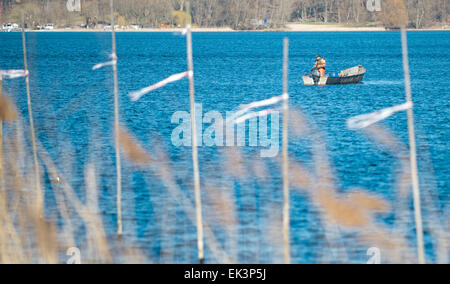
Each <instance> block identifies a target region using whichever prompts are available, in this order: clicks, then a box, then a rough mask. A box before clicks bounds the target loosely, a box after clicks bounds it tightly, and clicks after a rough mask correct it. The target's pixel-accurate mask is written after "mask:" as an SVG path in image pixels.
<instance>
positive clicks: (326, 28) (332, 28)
mask: <svg viewBox="0 0 450 284" xmlns="http://www.w3.org/2000/svg"><path fill="white" fill-rule="evenodd" d="M183 30H184V29H183V28H151V29H121V28H120V29H116V32H118V33H131V32H134V33H181V32H183ZM449 30H450V28H449V27H446V26H444V27H440V28H439V27H436V28H424V29H408V31H449ZM384 31H391V30H389V29H386V28H385V27H380V26H376V27H352V26H345V25H332V24H331V25H314V24H295V23H291V24H287V25H286V27H284V28H279V29H261V30H233V29H232V28H230V27H218V28H196V27H194V28H193V29H192V32H194V33H209V32H215V33H242V32H384ZM28 32H44V33H52V32H98V33H99V32H111V29H82V28H76V29H71V28H69V29H65V28H58V29H54V30H50V31H47V30H29V31H28Z"/></svg>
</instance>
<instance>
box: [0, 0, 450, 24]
mask: <svg viewBox="0 0 450 284" xmlns="http://www.w3.org/2000/svg"><path fill="white" fill-rule="evenodd" d="M191 3H192V4H191V5H192V13H193V22H194V24H195V25H197V26H200V27H231V28H233V29H246V30H249V29H250V30H251V29H264V28H273V27H282V26H283V25H285V24H286V23H289V22H296V23H298V22H301V23H328V24H333V23H336V24H345V25H353V26H373V25H384V26H386V27H394V28H395V27H400V26H402V25H406V26H408V27H410V28H427V27H438V26H439V27H442V26H446V25H447V22H448V14H449V7H448V6H449V5H448V0H381V3H382V11H381V12H369V11H368V9H367V8H366V6H367V0H245V1H244V0H192V1H191ZM66 4H67V0H0V22H2V23H5V22H20V21H19V18H20V17H19V15H20V11H21V10H24V12H25V15H26V17H27V20H26V22H27V23H29V25H32V26H33V27H36V26H39V25H44V24H47V23H53V24H55V25H57V26H59V27H65V26H75V25H77V26H78V25H87V26H89V27H91V28H95V27H97V26H98V25H101V24H104V25H107V24H109V22H110V20H109V6H108V5H109V0H81V4H82V11H81V12H78V13H70V12H69V11H68V10H67V8H66ZM185 6H186V0H127V1H116V10H117V23H118V25H120V26H129V25H139V26H143V27H149V28H150V27H152V28H159V27H176V26H179V25H183V24H184V21H185V14H184V10H185V8H186V7H185Z"/></svg>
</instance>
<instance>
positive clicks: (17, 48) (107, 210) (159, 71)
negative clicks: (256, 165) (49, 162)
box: [0, 32, 450, 263]
mask: <svg viewBox="0 0 450 284" xmlns="http://www.w3.org/2000/svg"><path fill="white" fill-rule="evenodd" d="M286 36H287V37H289V38H290V46H291V49H290V69H289V70H290V71H289V73H290V74H289V75H290V82H289V84H290V96H291V100H290V103H291V107H293V108H298V109H301V110H302V111H303V112H304V113H305V114H306V116H307V118H308V120H309V121H311V122H314V124H315V125H316V126H317V127H318V129H319V130H320V133H321V134H322V136H323V137H324V142H325V143H326V147H327V150H328V153H327V154H328V156H329V158H330V161H331V163H332V166H333V174H334V175H335V177H336V181H337V187H338V188H339V189H338V190H339V192H342V193H345V192H347V191H349V190H350V189H351V188H355V187H360V188H366V189H368V190H369V191H370V192H372V193H375V194H377V195H379V196H381V197H383V198H386V199H387V200H390V201H392V205H393V206H394V207H395V201H394V200H395V198H394V196H395V189H394V183H395V177H396V176H395V171H396V169H397V168H398V164H396V162H395V160H394V158H393V157H392V155H389V154H386V152H385V150H384V149H382V148H380V147H379V146H378V145H376V144H375V143H373V142H371V141H370V140H369V139H367V137H366V136H364V135H363V134H362V133H361V132H355V131H351V130H348V129H347V128H346V125H345V123H346V120H347V119H348V118H349V117H352V116H355V115H358V114H362V113H367V112H373V111H375V110H379V109H382V108H385V107H389V106H393V105H397V104H401V103H403V102H404V100H405V94H404V85H403V72H402V70H403V69H402V57H401V42H400V33H398V32H380V33H376V32H370V33H357V32H351V33H289V34H285V33H198V34H194V62H195V87H196V101H197V102H199V103H202V107H203V112H204V113H206V112H208V111H214V110H215V111H219V112H220V113H221V114H222V115H223V116H225V114H226V112H227V111H232V110H234V109H236V108H237V107H238V106H239V105H240V104H244V103H250V102H252V101H255V100H262V99H266V98H269V97H272V96H277V95H279V94H281V93H282V84H281V81H282V39H283V38H284V37H286ZM408 36H409V47H410V63H411V77H412V91H413V98H414V103H415V120H416V130H417V144H418V155H419V170H420V173H421V188H422V190H423V191H424V192H428V193H431V195H432V196H433V200H432V204H433V206H429V204H428V206H426V207H425V208H424V220H425V229H426V233H427V234H426V247H427V256H428V261H430V262H433V261H436V253H435V248H436V239H434V238H433V237H432V236H429V235H428V232H429V231H430V227H433V226H437V224H440V225H441V226H443V227H444V228H445V231H446V234H447V237H448V213H449V211H448V208H449V202H450V201H449V198H448V193H449V186H450V179H449V174H450V173H449V170H450V169H449V166H448V160H449V158H450V154H449V152H448V149H450V145H449V141H450V129H449V127H448V126H449V122H450V121H449V120H450V114H449V109H450V108H449V101H450V92H449V82H450V70H449V68H448V66H449V65H450V34H449V32H409V33H408ZM27 37H28V53H29V69H30V72H31V75H30V82H31V94H32V103H33V108H34V114H35V115H34V116H35V123H36V131H37V136H38V139H39V141H40V143H42V145H43V146H44V147H45V148H46V150H47V151H48V152H49V153H50V155H51V157H52V159H53V161H54V162H55V164H56V165H57V166H58V168H59V170H60V171H61V172H63V173H64V174H65V178H67V179H69V180H70V183H71V185H72V186H73V187H74V189H75V190H76V192H77V194H78V195H79V197H80V198H81V200H84V199H85V196H86V194H85V187H84V170H85V167H86V163H87V162H88V161H92V162H93V163H94V164H95V166H96V169H97V175H98V179H99V184H100V188H99V206H100V211H101V214H102V218H103V223H104V225H105V228H106V231H107V234H108V236H109V237H111V238H112V236H114V232H115V229H116V203H115V189H116V184H115V183H116V181H115V168H114V165H115V162H114V143H113V141H114V140H113V136H112V133H113V132H112V128H111V125H112V123H113V105H112V104H113V99H112V90H111V86H112V82H111V80H112V79H111V78H112V76H111V75H112V72H111V68H110V67H106V68H103V69H101V70H99V71H95V72H94V71H91V69H92V66H93V65H95V64H97V63H99V62H105V61H108V60H109V58H108V55H109V54H110V53H111V47H110V46H111V43H110V40H111V38H110V35H109V34H107V33H30V34H28V35H27ZM117 46H118V52H117V53H118V58H119V61H118V62H119V63H118V69H119V87H120V112H121V123H122V125H125V126H126V127H128V128H129V129H130V131H131V132H132V133H133V134H134V135H135V136H136V137H138V139H139V140H140V141H141V143H142V144H143V145H145V147H146V149H147V150H149V151H152V149H154V148H155V143H158V145H161V146H163V147H164V148H165V149H166V150H167V152H168V156H169V158H170V162H168V164H170V165H171V166H172V167H173V172H172V174H173V176H174V178H175V180H176V182H177V184H178V185H179V186H180V188H181V190H182V191H184V192H185V193H186V194H188V195H191V193H192V190H191V188H192V178H191V176H192V173H191V168H192V167H191V162H190V161H191V152H190V148H189V147H181V148H180V147H175V146H173V145H172V143H171V133H172V131H173V130H174V129H175V127H176V126H177V125H176V124H172V123H171V117H172V115H173V114H174V113H175V112H177V111H189V95H188V91H187V90H188V82H187V80H184V81H180V82H177V83H174V84H171V85H168V86H167V87H165V88H162V89H160V90H157V91H155V92H153V93H151V94H149V95H147V96H145V97H143V98H142V99H141V100H140V101H138V102H136V103H131V102H130V100H129V99H128V97H127V94H128V93H129V92H131V91H135V90H138V89H140V88H143V87H146V86H148V85H151V84H153V83H155V82H158V81H160V80H162V79H164V78H166V77H168V76H169V75H172V74H174V73H179V72H183V71H186V69H187V67H186V51H185V48H186V43H185V37H183V36H181V35H179V34H171V33H119V34H118V35H117ZM316 54H322V55H323V56H324V57H325V58H326V59H327V63H328V70H329V71H339V70H342V69H345V68H349V67H352V66H356V65H363V66H365V67H366V68H367V75H366V78H365V80H364V84H360V85H352V86H328V87H324V88H316V87H306V86H303V83H302V81H301V76H302V75H303V74H305V73H307V72H309V70H310V68H311V67H312V65H313V63H314V57H315V55H316ZM21 66H23V60H22V49H21V37H20V34H18V33H0V67H1V69H20V68H21ZM3 90H4V91H5V92H6V93H7V94H8V95H9V96H10V97H11V98H12V100H13V101H15V102H16V103H17V105H18V108H19V109H20V112H21V113H22V115H23V117H24V121H27V120H26V118H27V104H26V93H25V87H24V82H23V80H13V81H4V84H3ZM382 124H383V125H386V126H388V127H389V128H390V129H391V130H392V132H393V133H394V134H395V135H396V136H398V137H399V138H400V139H401V141H403V142H404V143H405V144H407V142H408V135H407V131H406V115H405V114H404V113H400V114H397V115H395V116H393V117H391V118H389V119H387V120H386V121H384V122H383V123H382ZM156 137H158V138H156ZM310 148H311V147H310V146H308V143H306V142H305V141H303V140H301V139H296V138H292V139H291V140H290V144H289V149H290V156H291V159H292V160H295V161H298V162H304V163H306V164H308V163H309V161H310V158H311V157H310V156H311V155H310ZM225 150H226V149H223V148H218V147H201V148H200V149H199V155H200V170H201V178H202V187H203V188H205V187H206V188H208V187H209V186H210V184H211V183H214V184H215V187H217V188H218V189H219V190H221V191H223V192H225V193H226V194H229V195H230V196H233V199H232V200H233V202H232V204H229V207H230V208H236V210H235V214H236V217H235V218H236V220H237V221H236V224H235V225H233V226H231V227H230V228H231V229H230V230H229V231H226V230H224V229H223V226H221V224H220V221H218V219H217V218H218V217H220V216H216V215H217V214H215V212H214V210H213V209H212V207H211V206H212V205H211V204H212V203H213V202H212V201H211V200H209V199H208V197H207V196H204V199H205V205H204V216H205V220H206V221H207V222H209V223H210V225H211V227H212V229H213V231H214V232H215V234H216V237H217V239H218V241H219V242H220V243H221V244H222V245H223V246H225V248H226V251H227V252H229V253H230V254H231V255H236V258H235V259H236V261H237V262H240V263H253V262H258V263H279V262H282V261H283V258H282V257H283V254H282V253H283V251H282V243H280V242H275V241H273V240H274V239H276V238H277V236H276V233H273V231H274V229H273V222H272V221H273V220H278V219H277V218H278V217H280V218H281V204H282V203H281V201H282V193H281V192H282V190H281V188H282V187H281V174H280V172H279V166H277V162H276V160H274V159H268V160H267V164H266V165H267V166H268V168H269V175H268V179H267V181H266V182H265V183H264V185H259V184H256V183H255V181H254V180H253V179H246V180H244V181H236V180H234V179H232V178H230V177H228V175H226V174H224V169H223V168H224V163H223V158H222V154H223V153H224V151H225ZM243 150H244V152H245V153H252V151H253V152H254V149H248V147H244V149H243ZM248 162H250V161H248ZM123 167H124V169H123V187H124V188H123V202H124V204H123V208H124V209H123V210H124V243H125V245H126V246H129V247H136V248H140V249H141V251H142V252H143V253H144V254H145V255H146V257H147V258H148V259H149V261H151V262H176V263H191V262H196V253H197V252H196V235H195V232H196V230H195V224H193V223H192V222H191V221H190V220H189V219H188V218H187V216H186V214H185V213H184V212H183V209H182V207H181V205H180V203H179V202H177V201H176V200H173V199H172V198H171V196H170V194H169V193H168V192H167V191H166V189H165V187H164V186H163V184H162V183H161V181H159V179H158V178H157V177H156V176H155V175H154V174H153V173H149V172H144V171H141V170H139V169H136V168H134V167H133V166H132V165H131V164H130V163H128V162H127V161H124V165H123ZM46 181H47V191H46V213H47V214H48V216H49V218H51V217H52V216H53V215H52V214H54V212H55V208H56V206H55V200H54V198H53V196H52V194H51V190H50V189H51V188H52V186H51V185H50V183H48V178H46ZM53 187H55V186H54V185H53ZM54 189H55V188H54ZM56 190H57V188H56ZM291 199H292V200H291V201H292V204H291V205H292V209H291V226H292V228H291V241H292V248H291V250H292V258H293V259H292V261H293V262H295V263H311V262H312V263H316V262H321V261H323V260H324V259H327V260H329V261H330V260H331V261H333V262H338V261H339V260H338V259H335V258H333V257H332V256H330V255H329V254H331V252H328V241H327V240H326V238H325V237H324V229H323V224H322V223H321V220H320V218H319V215H318V214H317V210H315V209H313V208H314V207H313V205H312V203H311V201H310V199H309V198H308V196H307V195H306V194H305V193H304V192H301V191H293V192H292V196H291ZM191 201H193V200H192V199H191ZM277 209H279V210H277ZM430 212H437V215H438V220H434V219H433V221H431V220H432V218H431V217H430V216H429V213H430ZM390 218H391V217H389V216H382V217H380V220H379V222H381V223H383V225H384V226H387V227H389V225H390V221H389V220H390ZM83 230H84V229H83V227H80V228H77V232H80V233H82V232H83ZM275 231H276V230H275ZM414 232H415V231H414V226H413V222H411V224H409V225H408V230H407V232H406V233H407V235H408V239H409V241H410V245H411V247H412V249H411V251H412V252H411V253H412V254H413V253H414V241H415V234H414ZM349 234H350V235H351V232H350V233H349ZM81 235H82V234H80V237H79V238H78V239H77V242H79V246H80V247H82V246H83V243H84V241H85V239H84V238H83V237H81ZM344 235H345V234H344ZM352 240H354V238H353V237H351V236H349V237H348V238H346V237H343V238H342V239H341V245H342V244H343V245H344V246H345V247H346V248H347V251H346V253H347V256H348V261H351V262H356V263H365V262H366V261H367V256H366V250H367V249H368V248H369V247H370V246H368V245H367V244H360V243H358V244H357V243H353V242H352ZM233 243H235V245H234V246H233ZM206 258H207V262H216V261H218V260H217V259H216V258H215V257H214V256H213V254H212V253H211V252H210V251H209V249H207V251H206ZM119 261H120V260H119Z"/></svg>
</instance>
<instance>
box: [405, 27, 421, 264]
mask: <svg viewBox="0 0 450 284" xmlns="http://www.w3.org/2000/svg"><path fill="white" fill-rule="evenodd" d="M401 37H402V52H403V71H404V73H405V92H406V100H407V102H411V103H412V101H413V100H412V92H411V75H410V69H409V56H408V38H407V34H406V30H405V28H402V30H401ZM407 116H408V134H409V149H410V163H411V177H412V189H413V198H414V219H415V223H416V234H417V250H418V260H419V263H420V264H425V263H426V260H425V249H424V240H423V223H422V206H421V200H420V188H419V171H418V167H417V149H416V135H415V129H414V110H413V108H410V109H408V113H407Z"/></svg>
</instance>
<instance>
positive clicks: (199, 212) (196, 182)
mask: <svg viewBox="0 0 450 284" xmlns="http://www.w3.org/2000/svg"><path fill="white" fill-rule="evenodd" d="M191 24H192V21H191V6H190V2H189V1H188V2H187V3H186V30H187V32H186V43H187V61H188V71H189V97H190V105H191V128H192V164H193V169H194V189H195V208H196V217H197V246H198V259H199V262H200V264H203V263H204V260H205V253H204V240H203V217H202V198H201V191H200V173H199V172H200V171H199V165H198V142H197V123H196V114H195V87H194V60H193V55H192V31H191Z"/></svg>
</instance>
